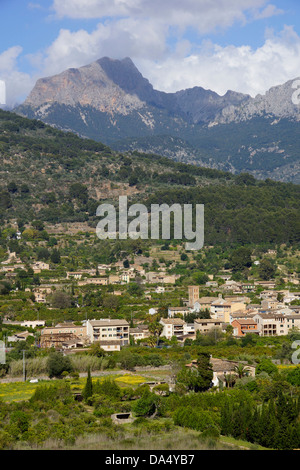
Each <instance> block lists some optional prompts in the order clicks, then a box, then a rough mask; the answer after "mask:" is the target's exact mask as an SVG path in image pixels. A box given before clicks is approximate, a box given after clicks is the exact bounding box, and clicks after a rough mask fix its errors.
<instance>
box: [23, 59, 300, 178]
mask: <svg viewBox="0 0 300 470" xmlns="http://www.w3.org/2000/svg"><path fill="white" fill-rule="evenodd" d="M297 80H298V79H296V78H295V79H293V80H289V81H288V82H286V83H285V84H283V85H277V86H275V87H272V88H271V89H270V90H268V91H267V92H266V93H265V94H264V95H257V96H256V97H255V98H252V97H251V96H250V95H246V94H243V93H238V92H235V91H232V90H228V91H227V92H226V93H225V94H224V95H223V96H221V95H218V94H217V93H216V92H214V91H211V90H206V89H204V88H202V87H200V86H195V87H193V88H188V89H186V90H179V91H177V92H174V93H167V92H162V91H159V90H155V89H154V88H153V86H152V84H151V83H150V82H149V80H148V79H147V78H145V77H143V75H142V74H141V73H140V71H139V70H138V69H137V67H136V66H135V64H134V63H133V61H132V60H131V59H130V58H129V57H127V58H125V59H122V60H117V59H111V58H109V57H103V58H101V59H98V60H97V61H95V62H92V63H91V64H88V65H84V66H82V67H79V68H77V69H75V68H70V69H67V70H65V71H64V72H62V73H60V74H57V75H54V76H52V77H46V78H41V79H39V80H38V81H37V82H36V85H35V86H34V88H33V90H32V91H31V92H30V94H29V96H28V97H27V99H26V100H25V102H24V103H23V104H22V105H20V106H18V107H17V108H16V109H15V110H14V111H15V112H16V113H18V114H21V115H23V116H25V117H29V118H35V119H40V120H42V121H43V122H45V123H47V124H50V125H52V126H54V127H57V128H58V129H61V130H66V131H72V132H75V133H76V134H78V135H79V136H82V137H86V138H92V139H94V140H97V141H100V142H103V143H104V144H106V145H110V146H112V147H113V148H114V149H115V150H118V145H120V148H122V151H126V150H130V151H132V150H134V148H133V145H134V144H135V149H136V150H139V151H141V150H142V148H143V151H145V152H153V153H159V154H161V155H163V156H169V157H170V158H173V159H175V160H180V161H188V162H193V163H195V164H198V165H207V166H209V167H213V168H220V169H225V170H226V171H232V172H233V173H238V172H240V171H248V172H250V173H252V174H254V175H255V176H256V177H259V178H267V177H270V176H271V177H274V175H275V178H276V179H277V178H281V180H283V181H294V182H299V181H300V171H299V156H298V148H299V145H300V142H298V137H297V136H296V137H294V132H295V126H294V124H295V123H296V124H297V123H298V122H299V120H300V107H299V106H298V105H297V104H295V102H294V101H293V96H294V93H295V88H293V84H294V83H296V82H297ZM296 91H297V90H296ZM248 125H249V128H251V133H249V131H248V129H247V126H248ZM224 126H225V127H224ZM274 126H275V127H276V126H277V127H276V131H277V132H274ZM252 130H253V132H252ZM240 133H242V135H243V136H244V141H241V139H240V136H239V134H240ZM296 134H298V131H297V129H296ZM163 136H165V143H164V144H163V143H162V138H163ZM221 136H222V141H221ZM170 137H172V138H174V139H181V142H186V151H185V150H184V145H182V144H181V149H180V150H179V149H178V147H177V148H175V147H174V148H172V146H171V148H170V147H169V145H170ZM158 138H159V140H160V145H159V147H155V145H154V143H153V141H154V140H156V141H157V139H158ZM147 139H148V144H146V142H147ZM141 140H142V145H141V144H140V143H141ZM125 144H126V145H127V148H126V145H125ZM170 153H171V156H170ZM258 155H260V158H258V157H257V156H258ZM220 156H221V158H220ZM253 156H256V157H255V158H253ZM270 157H273V160H274V164H273V167H270V160H272V159H271V158H270ZM279 157H280V159H279ZM278 168H279V169H280V168H282V169H283V171H282V175H281V174H280V171H278Z"/></svg>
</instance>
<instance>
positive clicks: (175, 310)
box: [168, 307, 191, 318]
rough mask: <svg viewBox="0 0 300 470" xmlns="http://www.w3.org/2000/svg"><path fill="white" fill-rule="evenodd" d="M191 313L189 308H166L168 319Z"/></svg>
mask: <svg viewBox="0 0 300 470" xmlns="http://www.w3.org/2000/svg"><path fill="white" fill-rule="evenodd" d="M190 312H191V309H190V308H189V307H169V308H168V317H169V318H174V317H175V316H176V315H183V316H185V315H187V314H188V313H190Z"/></svg>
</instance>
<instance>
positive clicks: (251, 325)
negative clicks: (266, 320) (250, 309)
mask: <svg viewBox="0 0 300 470" xmlns="http://www.w3.org/2000/svg"><path fill="white" fill-rule="evenodd" d="M231 325H232V327H233V336H235V337H237V338H241V337H243V336H245V335H246V334H248V333H256V334H259V331H258V328H257V323H256V321H255V320H253V318H246V319H243V318H238V319H235V320H233V321H232V322H231Z"/></svg>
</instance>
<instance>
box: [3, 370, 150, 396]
mask: <svg viewBox="0 0 300 470" xmlns="http://www.w3.org/2000/svg"><path fill="white" fill-rule="evenodd" d="M108 378H109V379H113V380H115V381H116V383H117V384H118V385H119V386H120V387H137V386H139V385H140V384H141V383H143V382H146V381H147V378H146V377H143V376H141V375H134V374H124V375H118V376H115V375H108V376H105V377H104V376H102V377H92V380H93V382H96V381H97V380H105V379H108ZM47 382H48V381H45V380H43V381H40V382H38V383H30V382H29V381H27V382H11V383H0V401H1V400H2V401H5V402H12V401H21V400H29V398H30V397H31V396H32V395H33V393H34V391H35V389H36V387H38V386H39V384H41V383H47ZM85 383H86V378H85V377H81V378H80V379H78V380H72V379H71V380H70V385H71V388H72V389H76V388H77V389H82V388H83V387H84V386H85Z"/></svg>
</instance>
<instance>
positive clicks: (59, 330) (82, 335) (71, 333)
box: [40, 322, 88, 349]
mask: <svg viewBox="0 0 300 470" xmlns="http://www.w3.org/2000/svg"><path fill="white" fill-rule="evenodd" d="M74 340H76V341H80V343H82V344H86V343H87V342H88V337H87V330H86V326H84V325H74V323H69V322H66V323H59V324H57V325H55V326H52V327H46V328H44V329H43V330H42V331H41V338H40V344H41V348H51V347H54V348H56V349H63V346H64V344H66V343H67V342H70V341H74Z"/></svg>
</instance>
